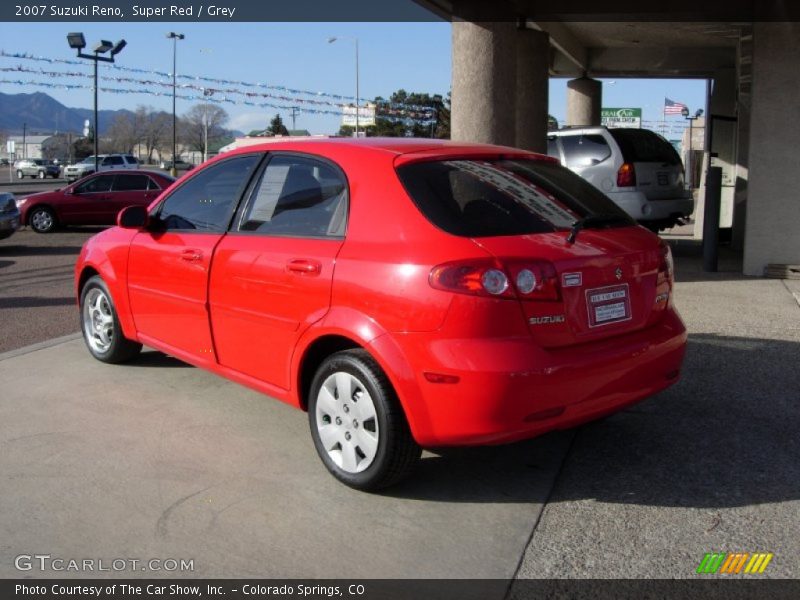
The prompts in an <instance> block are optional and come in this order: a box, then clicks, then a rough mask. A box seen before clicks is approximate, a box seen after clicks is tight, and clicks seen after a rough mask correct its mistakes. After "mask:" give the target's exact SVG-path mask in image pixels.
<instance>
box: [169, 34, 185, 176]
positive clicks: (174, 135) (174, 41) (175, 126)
mask: <svg viewBox="0 0 800 600" xmlns="http://www.w3.org/2000/svg"><path fill="white" fill-rule="evenodd" d="M167 37H168V38H169V39H171V40H172V168H171V169H170V175H172V176H173V177H176V176H177V175H178V169H177V167H175V161H176V160H177V157H176V156H175V155H176V154H177V148H178V117H177V115H176V113H175V99H176V97H177V96H176V89H177V82H176V77H177V75H176V73H175V71H176V69H177V63H178V58H177V57H178V40H182V39H184V38H185V37H186V36H185V35H183V34H182V33H175V32H174V31H170V32H169V33H168V34H167Z"/></svg>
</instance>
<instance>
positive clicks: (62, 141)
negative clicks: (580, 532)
mask: <svg viewBox="0 0 800 600" xmlns="http://www.w3.org/2000/svg"><path fill="white" fill-rule="evenodd" d="M71 139H72V134H67V133H57V134H55V135H53V136H52V137H50V138H49V139H48V140H47V141H46V143H45V144H42V158H46V159H47V160H53V159H56V158H57V159H59V160H69V158H70V155H71V152H70V150H71V148H70V141H71Z"/></svg>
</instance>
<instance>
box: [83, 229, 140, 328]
mask: <svg viewBox="0 0 800 600" xmlns="http://www.w3.org/2000/svg"><path fill="white" fill-rule="evenodd" d="M93 239H94V238H93ZM91 241H92V240H90V243H87V244H86V245H85V246H84V247H83V250H81V254H80V256H79V258H78V262H77V265H80V269H81V270H80V272H79V273H77V272H76V273H75V293H76V296H77V298H78V302H80V297H81V290H80V285H81V281H82V280H84V279H86V277H85V276H84V274H85V273H86V271H87V269H93V270H94V271H96V272H97V273H98V274H99V275H100V277H102V278H103V281H105V283H106V285H107V286H108V291H109V292H111V299H112V300H113V302H114V307H115V308H116V310H117V316H118V318H119V324H120V327H121V328H122V332H123V333H124V335H125V337H126V338H128V339H129V340H138V339H139V337H138V332H137V331H136V326H135V324H134V322H133V315H132V313H131V307H130V303H129V302H128V288H127V273H125V272H121V271H124V270H126V267H127V264H128V262H127V260H124V259H121V257H120V258H118V259H116V260H112V258H111V257H109V256H108V254H107V253H106V251H105V249H104V248H102V247H99V246H98V245H97V244H93V243H91ZM112 249H113V250H114V251H116V252H124V253H125V254H126V256H125V258H127V252H128V246H124V247H123V248H119V247H114V246H112ZM115 265H117V267H120V268H117V267H115Z"/></svg>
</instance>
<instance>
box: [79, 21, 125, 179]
mask: <svg viewBox="0 0 800 600" xmlns="http://www.w3.org/2000/svg"><path fill="white" fill-rule="evenodd" d="M67 43H68V44H69V47H70V48H74V49H75V50H77V51H78V58H86V59H88V60H93V61H94V136H93V137H94V172H95V173H97V171H98V169H99V159H98V157H97V156H98V154H99V153H100V151H99V149H98V148H99V145H98V140H99V138H100V135H99V134H100V132H99V131H98V125H97V87H98V84H97V63H98V62H99V61H103V62H110V63H113V62H114V57H115V56H116V55H117V54H119V53H120V52H122V49H123V48H124V47H125V46H126V44H127V42H126V41H125V40H120V41H118V42H117V43H116V44H112V43H111V42H109V41H108V40H100V41H99V42H97V44H95V46H94V49H93V52H94V54H84V53H83V52H81V50H83V49H84V48H85V47H86V38H85V37H83V33H81V32H74V33H68V34H67ZM109 50H110V51H111V54H110V56H100V55H101V54H105V53H106V52H108V51H109Z"/></svg>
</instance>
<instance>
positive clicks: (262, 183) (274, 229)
mask: <svg viewBox="0 0 800 600" xmlns="http://www.w3.org/2000/svg"><path fill="white" fill-rule="evenodd" d="M346 221H347V184H346V182H345V179H344V177H343V176H342V175H341V173H340V172H339V170H338V169H336V168H335V167H333V166H332V165H330V164H329V163H326V162H323V161H321V160H316V159H313V158H310V157H303V156H296V155H277V156H274V157H273V158H272V159H271V160H270V161H269V163H268V164H267V167H266V169H264V172H263V173H262V174H261V177H260V179H259V181H258V183H257V184H256V186H255V187H254V188H253V191H252V193H251V195H250V200H249V202H248V205H247V206H246V207H245V210H244V211H243V214H242V216H241V217H240V219H239V226H238V230H239V231H245V232H246V231H250V232H257V233H263V234H267V235H287V236H297V237H341V236H343V235H344V232H345V227H346Z"/></svg>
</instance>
